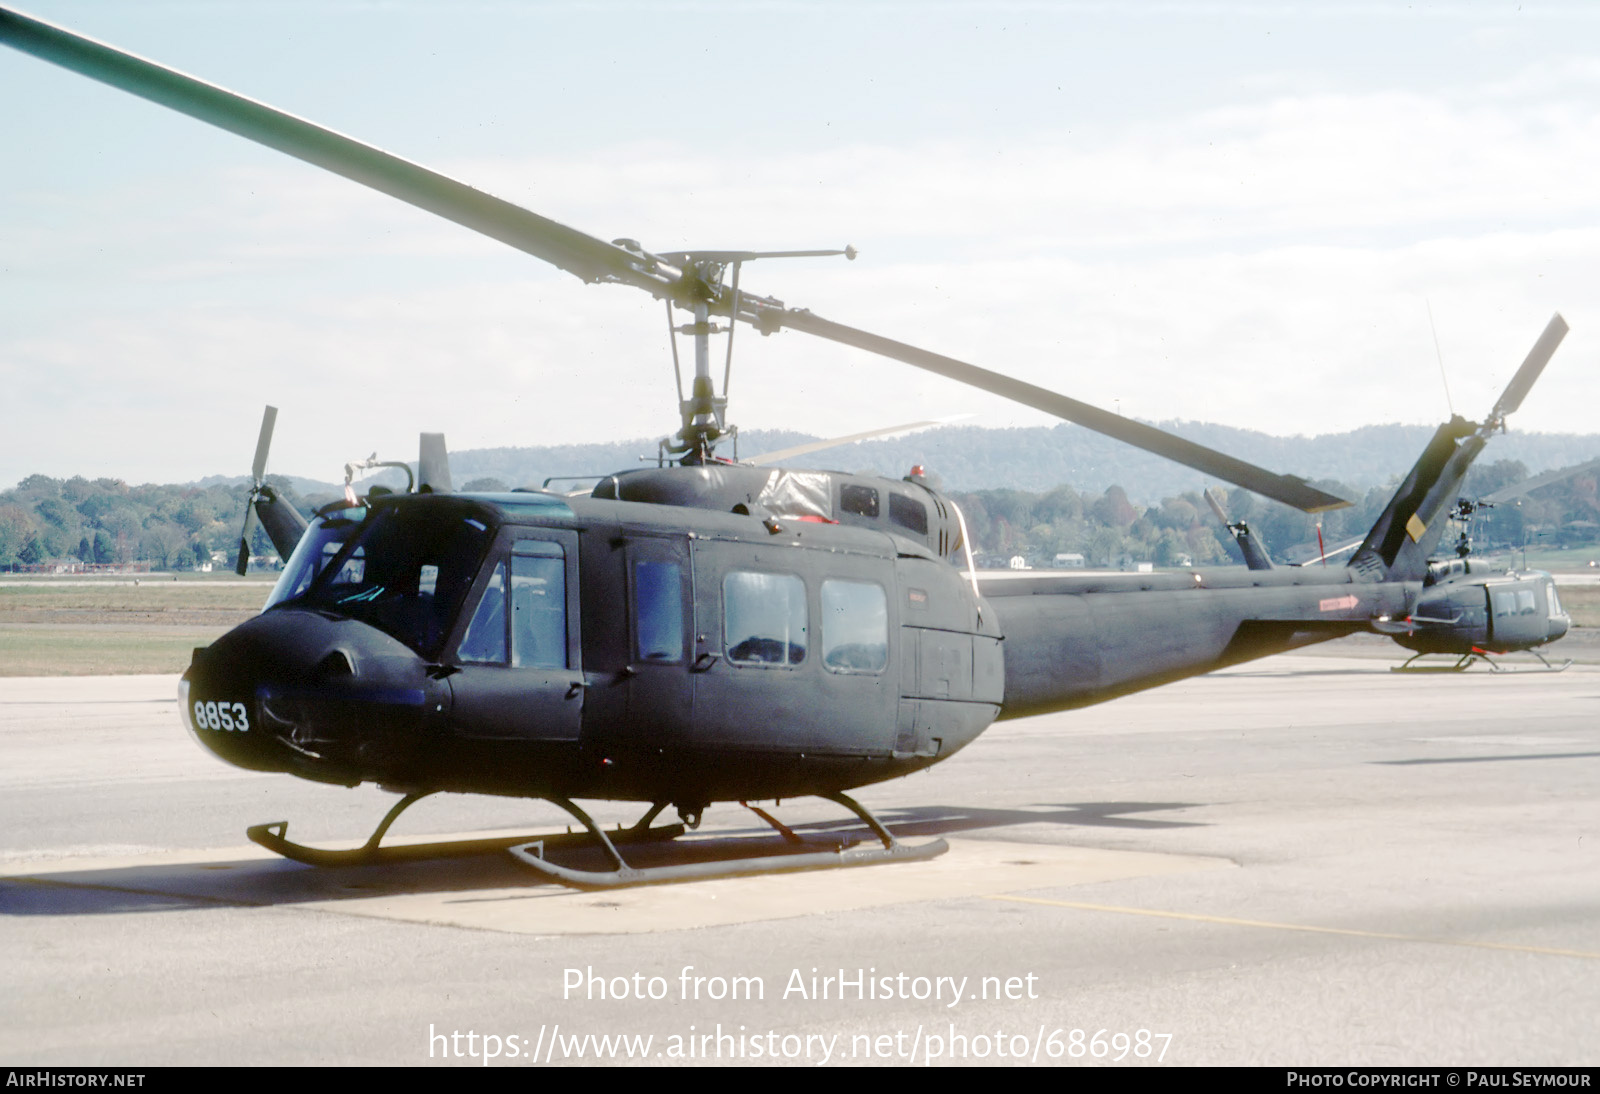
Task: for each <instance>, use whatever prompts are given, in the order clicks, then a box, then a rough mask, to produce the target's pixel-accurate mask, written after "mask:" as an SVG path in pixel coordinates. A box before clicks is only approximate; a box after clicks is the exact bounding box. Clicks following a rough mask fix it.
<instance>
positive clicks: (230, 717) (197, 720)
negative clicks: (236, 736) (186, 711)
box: [194, 700, 250, 733]
mask: <svg viewBox="0 0 1600 1094" xmlns="http://www.w3.org/2000/svg"><path fill="white" fill-rule="evenodd" d="M194 724H195V725H197V726H201V727H202V728H205V729H216V730H224V731H227V732H235V733H245V732H248V731H249V729H250V720H249V718H248V717H247V716H246V714H245V709H244V704H243V703H216V702H201V701H200V700H195V704H194Z"/></svg>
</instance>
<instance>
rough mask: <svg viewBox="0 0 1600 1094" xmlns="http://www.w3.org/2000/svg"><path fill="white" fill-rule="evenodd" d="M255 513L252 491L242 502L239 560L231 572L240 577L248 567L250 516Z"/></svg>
mask: <svg viewBox="0 0 1600 1094" xmlns="http://www.w3.org/2000/svg"><path fill="white" fill-rule="evenodd" d="M255 514H256V495H255V492H254V491H252V492H251V494H250V496H249V497H248V498H246V499H245V503H244V527H243V528H242V529H240V531H239V561H238V562H236V563H235V564H234V567H233V572H234V573H236V574H238V575H239V576H240V577H243V576H244V575H245V571H246V570H248V569H250V518H251V517H253V516H255Z"/></svg>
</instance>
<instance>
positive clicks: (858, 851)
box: [509, 793, 950, 889]
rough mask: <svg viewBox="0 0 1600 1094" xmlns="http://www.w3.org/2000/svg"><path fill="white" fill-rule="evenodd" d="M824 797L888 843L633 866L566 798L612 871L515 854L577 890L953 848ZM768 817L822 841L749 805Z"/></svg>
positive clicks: (521, 850)
mask: <svg viewBox="0 0 1600 1094" xmlns="http://www.w3.org/2000/svg"><path fill="white" fill-rule="evenodd" d="M820 796H821V797H824V798H826V799H827V800H829V801H831V802H834V803H836V804H838V805H842V806H844V807H845V808H846V809H849V810H850V811H851V812H852V813H854V814H855V815H856V816H857V817H859V818H860V819H861V822H862V823H863V824H865V825H866V826H867V827H868V828H870V829H871V830H872V834H873V835H875V836H876V837H877V838H878V839H879V841H880V842H882V844H883V846H882V847H881V848H876V847H860V846H857V845H856V844H855V843H854V842H853V841H847V840H837V839H829V840H828V841H827V842H828V844H829V846H827V847H826V849H822V850H815V851H795V852H790V853H787V854H777V855H756V856H750V857H743V858H730V859H723V860H720V861H710V862H692V863H683V864H680V865H677V866H645V867H638V866H630V865H628V863H627V862H626V861H625V860H624V859H623V857H622V854H621V853H620V852H619V851H618V850H617V848H616V845H615V844H614V843H613V842H612V840H611V838H610V837H609V836H607V834H606V833H605V832H604V831H602V830H601V828H600V826H599V825H597V824H595V823H594V821H593V819H591V818H590V816H589V814H587V813H585V812H584V811H583V810H582V809H580V808H578V806H576V805H574V804H573V803H572V802H570V801H568V800H567V799H565V798H546V799H545V800H546V801H549V802H552V803H553V804H555V805H559V806H561V807H562V808H563V809H565V810H566V811H567V812H569V813H571V814H572V815H573V816H574V817H576V818H577V819H578V820H579V821H581V822H582V823H583V826H584V827H585V828H587V829H588V830H589V833H590V834H591V835H592V836H594V838H595V839H596V840H597V841H598V842H599V843H600V846H601V848H602V849H603V850H604V852H605V854H606V857H607V858H609V859H611V861H612V862H613V863H614V864H615V869H612V870H578V869H574V868H572V867H568V866H558V865H557V864H555V863H553V862H550V861H549V860H548V859H546V858H545V857H544V849H545V848H544V846H541V845H539V844H535V843H524V844H522V845H520V846H517V847H511V848H509V850H510V851H511V854H512V855H513V856H514V857H515V858H516V859H517V860H518V861H519V862H521V863H522V864H523V865H525V866H528V867H530V868H532V869H533V870H535V871H537V872H538V873H539V874H541V875H542V876H543V877H545V878H547V879H548V880H550V881H553V882H555V883H556V884H558V885H565V886H568V887H569V888H573V889H621V888H626V887H629V886H634V885H660V884H663V883H666V882H674V881H703V880H707V879H710V878H722V877H748V876H750V875H753V874H780V873H796V872H799V871H802V870H837V869H842V868H844V867H847V866H869V865H873V864H876V863H881V862H923V861H926V860H928V859H931V858H937V857H938V856H939V855H942V854H944V853H945V852H946V851H948V850H949V849H950V845H949V844H947V843H946V842H945V841H944V840H942V839H935V840H931V841H930V842H928V843H921V844H917V845H915V846H913V845H911V844H905V843H901V842H900V841H899V840H897V839H895V838H894V836H893V835H892V834H891V833H890V832H889V830H888V829H887V828H885V827H884V826H883V825H882V824H881V823H880V822H879V821H878V818H877V817H875V816H873V815H872V813H871V812H870V811H869V810H868V809H867V808H866V807H864V806H862V805H861V804H860V803H859V802H857V801H855V800H854V799H853V798H851V797H850V796H848V795H846V794H841V793H834V794H823V795H820ZM746 808H749V809H751V810H752V811H753V812H755V813H756V814H757V815H758V816H760V817H761V818H762V819H763V820H765V821H767V822H768V823H769V824H771V825H772V826H773V827H774V828H776V829H777V830H778V832H779V834H780V835H783V836H784V838H785V840H786V841H787V840H790V839H791V838H792V839H793V840H794V841H796V842H798V843H800V844H802V845H809V846H815V845H816V844H817V843H818V842H819V841H818V840H816V839H805V838H803V837H799V836H796V835H795V834H794V833H793V832H790V831H788V829H787V828H786V826H784V825H782V824H780V823H779V822H778V821H776V820H775V819H774V818H772V817H770V816H769V815H767V814H766V813H765V811H763V810H760V809H754V808H753V807H751V806H749V805H746Z"/></svg>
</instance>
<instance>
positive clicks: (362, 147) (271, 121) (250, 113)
mask: <svg viewBox="0 0 1600 1094" xmlns="http://www.w3.org/2000/svg"><path fill="white" fill-rule="evenodd" d="M0 42H3V43H5V44H7V45H10V46H13V47H15V48H17V49H19V50H21V51H23V52H24V53H29V54H32V55H33V56H36V57H39V58H41V59H42V60H46V61H50V62H51V63H53V64H57V65H60V66H61V67H63V68H66V69H70V70H71V71H73V72H77V73H80V74H82V75H84V76H88V77H89V78H91V79H94V80H99V81H100V82H102V83H106V84H109V85H111V86H112V87H116V88H120V89H122V90H124V91H127V92H130V93H131V94H134V95H138V96H140V97H142V98H145V99H149V100H150V101H152V102H155V103H159V104H161V105H163V106H167V107H170V108H171V109H173V110H176V111H178V112H180V113H183V114H188V115H189V116H191V117H194V118H198V119H199V120H201V121H204V122H208V123H209V124H211V125H215V126H217V127H219V128H221V129H226V130H228V131H229V132H231V133H237V134H238V135H240V136H242V137H246V138H248V139H249V140H253V141H256V142H257V143H260V144H264V145H266V146H267V147H269V148H275V149H277V150H279V151H281V152H285V153H287V154H289V155H291V156H295V157H296V158H298V159H301V160H304V161H306V162H307V163H311V164H314V165H316V166H318V167H323V168H326V169H327V170H329V171H332V172H334V173H335V174H339V175H343V176H344V177H345V178H348V179H351V180H353V181H355V182H359V183H361V184H362V185H364V186H368V187H371V188H372V189H374V190H378V191H381V192H382V193H385V194H389V195H390V196H391V197H395V198H398V199H400V200H401V201H404V202H407V203H409V204H411V205H414V206H416V207H418V208H420V209H425V210H427V211H428V212H431V213H435V214H437V215H439V216H441V217H444V218H445V219H447V220H451V221H454V222H455V223H457V224H460V225H462V226H463V227H466V228H469V229H471V230H473V231H475V232H479V233H481V234H483V235H486V236H489V237H490V238H492V239H497V240H500V241H501V242H503V243H506V244H508V245H510V246H512V247H515V248H517V249H518V250H521V251H525V252H526V253H528V254H531V255H533V256H535V257H537V258H541V259H543V260H545V261H546V262H549V263H551V264H553V265H555V266H557V267H560V268H561V269H563V270H566V271H568V272H569V273H572V274H575V275H577V276H578V277H580V278H582V279H584V280H585V281H610V282H617V283H622V284H628V285H633V286H635V287H637V288H641V289H644V290H646V291H647V292H649V293H650V294H651V295H652V296H655V297H657V298H661V297H667V298H671V299H673V300H674V301H675V302H677V303H679V304H685V305H686V304H687V302H688V301H690V300H693V299H696V298H698V299H704V297H703V296H700V295H698V294H700V293H702V292H703V291H704V290H705V289H706V288H707V287H708V286H705V285H703V284H702V283H701V282H700V281H699V279H698V277H697V276H693V275H691V274H689V273H686V272H685V271H682V270H679V269H677V268H676V267H674V266H673V265H672V264H671V263H670V262H668V261H665V260H663V259H661V258H660V257H659V256H655V255H650V254H648V253H645V252H644V251H642V250H632V249H626V248H623V247H620V246H617V245H615V244H611V243H606V242H603V241H602V240H599V239H596V238H595V237H594V236H591V235H587V234H585V233H583V232H580V231H578V230H577V229H575V228H569V227H567V226H566V225H564V224H560V223H557V222H556V221H553V220H550V219H548V218H547V217H542V216H540V215H538V214H537V213H533V212H530V211H529V210H527V209H523V208H521V207H520V206H516V205H513V204H511V203H510V202H507V201H503V200H501V199H500V198H496V197H491V196H490V195H488V194H485V193H484V192H482V191H481V190H476V189H473V188H472V187H470V186H467V185H466V184H464V183H460V182H457V181H456V180H454V179H451V178H448V177H446V176H444V175H441V174H439V173H437V172H435V171H430V170H428V169H427V168H425V167H422V166H419V165H418V164H415V163H412V162H410V161H409V160H403V159H401V158H399V157H398V156H393V155H390V154H389V153H387V152H384V151H382V150H380V149H377V148H374V147H372V146H371V145H368V144H363V143H361V142H360V141H357V140H353V139H352V138H350V137H346V136H344V135H343V134H340V133H335V132H334V131H333V130H331V129H324V128H322V127H321V126H318V125H314V124H313V123H311V122H308V121H306V120H304V119H302V118H297V117H295V116H294V115H292V114H287V113H284V112H283V111H281V110H276V109H274V108H272V107H270V106H267V105H265V104H263V103H259V102H256V101H255V100H253V99H247V98H245V97H243V96H242V95H236V94H234V93H233V92H231V91H225V90H223V89H222V88H220V87H216V86H214V85H212V84H208V83H206V82H204V81H202V80H198V79H196V78H194V77H193V76H187V75H185V74H183V73H181V72H178V71H176V70H174V69H170V68H167V67H165V66H163V65H158V64H156V63H155V62H153V61H148V60H145V59H144V58H142V57H136V56H134V55H133V54H131V53H126V52H124V51H122V50H119V49H116V48H114V47H112V46H108V45H105V44H103V43H100V42H96V41H94V40H93V39H90V38H85V37H83V36H82V35H78V34H74V33H72V32H71V31H68V30H65V29H63V28H61V27H57V26H54V25H52V24H50V23H46V22H43V21H41V20H38V19H33V18H31V17H29V16H24V15H19V14H17V13H16V12H13V11H8V10H6V9H0ZM712 292H713V294H714V295H715V302H714V303H713V304H712V307H711V310H712V311H713V312H715V313H717V314H720V315H729V314H730V312H733V311H737V314H736V315H735V316H734V318H736V319H739V320H742V321H744V322H747V323H752V324H754V325H755V326H757V327H759V328H760V329H761V330H762V332H763V333H767V334H770V333H772V332H773V331H775V330H777V329H779V328H781V327H789V328H791V329H793V330H799V331H805V332H806V333H809V334H813V335H815V336H817V337H819V338H827V339H829V340H831V341H835V342H842V343H844V344H845V345H851V346H856V347H858V348H860V349H865V350H867V351H869V352H872V353H877V354H881V355H883V356H885V357H892V358H894V359H895V360H897V361H903V362H905V363H906V364H909V365H914V366H915V367H917V368H921V369H925V370H927V371H929V372H935V373H938V374H939V375H941V376H947V377H949V378H951V379H954V380H958V381H960V382H962V383H965V384H969V385H971V386H973V387H976V388H980V389H982V390H984V391H988V392H991V393H993V394H996V395H1001V396H1004V397H1005V398H1008V399H1012V400H1014V401H1016V402H1019V403H1022V404H1023V405H1024V406H1030V407H1033V408H1035V409H1038V410H1043V411H1045V412H1047V413H1050V414H1054V415H1055V416H1057V417H1059V418H1064V419H1066V420H1067V421H1070V422H1076V423H1077V424H1079V425H1081V426H1084V427H1086V428H1088V429H1092V430H1095V431H1096V432H1098V433H1103V434H1105V435H1106V436H1108V437H1113V438H1115V439H1117V440H1120V441H1124V442H1126V443H1128V444H1131V445H1133V446H1135V447H1137V448H1142V449H1144V450H1145V451H1147V452H1153V453H1155V454H1156V455H1159V456H1164V457H1166V458H1167V459H1170V460H1175V461H1176V462H1178V463H1181V464H1184V465H1185V466H1188V467H1192V468H1194V469H1195V470H1197V471H1201V472H1203V473H1205V474H1208V475H1214V476H1216V477H1217V478H1219V479H1222V480H1224V481H1226V482H1231V483H1233V484H1235V485H1237V486H1242V487H1244V488H1245V489H1247V490H1253V491H1255V492H1256V493H1258V494H1262V495H1264V496H1266V497H1269V498H1272V499H1274V500H1276V501H1281V502H1283V503H1284V504H1286V505H1292V506H1294V507H1295V508H1297V509H1303V510H1305V511H1306V512H1311V513H1315V512H1321V511H1323V510H1326V509H1338V508H1341V507H1343V506H1347V505H1349V504H1350V503H1349V502H1348V501H1346V500H1344V499H1343V498H1339V497H1335V496H1334V495H1332V494H1328V493H1324V492H1323V491H1321V490H1317V489H1315V488H1314V487H1312V486H1310V485H1309V484H1307V483H1306V482H1305V481H1304V480H1303V479H1299V478H1296V477H1293V476H1287V475H1278V474H1275V473H1273V472H1271V471H1267V470H1265V469H1264V468H1260V467H1256V466H1254V465H1253V464H1248V463H1245V462H1244V461H1243V460H1238V459H1235V458H1233V457H1232V456H1228V455H1225V454H1224V453H1221V452H1217V451H1215V450H1214V449H1210V448H1206V447H1205V446H1204V445H1199V444H1195V443H1194V442H1192V441H1186V440H1183V439H1182V438H1181V437H1175V436H1173V435H1171V434H1168V433H1164V432H1162V431H1161V430H1159V429H1156V428H1154V427H1152V426H1147V425H1144V424H1142V423H1140V422H1136V421H1133V420H1132V419H1129V418H1123V417H1121V416H1120V415H1116V414H1112V413H1110V412H1109V411H1105V410H1101V409H1099V408H1098V407H1094V406H1090V405H1089V404H1088V403H1083V402H1079V401H1078V400H1076V399H1071V398H1068V397H1067V396H1065V395H1058V394H1056V393H1055V392H1053V391H1049V390H1047V389H1045V388H1041V387H1038V386H1036V385H1033V384H1029V383H1025V382H1023V381H1021V380H1014V379H1012V378H1010V377H1008V376H1003V375H1001V374H1000V373H997V372H990V371H989V370H987V369H983V368H978V367H977V366H975V365H969V364H966V363H964V362H961V361H957V360H955V359H954V358H950V357H945V356H943V355H941V354H937V353H930V352H929V351H927V350H922V349H917V348H916V347H915V346H909V345H906V344H905V343H903V342H896V341H894V340H893V339H889V338H883V337H880V336H878V335H874V334H868V333H867V332H865V331H861V330H857V329H855V328H853V327H846V326H843V325H842V324H839V323H833V322H830V321H829V320H826V319H822V318H820V317H818V316H816V315H813V314H812V313H811V312H810V311H807V310H804V309H796V308H787V307H785V306H784V305H783V303H782V302H781V301H778V300H774V299H771V298H768V297H759V296H756V295H755V294H753V293H741V294H739V295H738V298H737V303H733V302H731V298H732V296H733V294H732V293H729V292H727V291H724V290H717V289H713V290H712ZM1552 348H1553V347H1552ZM1536 349H1537V347H1536ZM1531 360H1532V358H1530V361H1531ZM1541 367H1542V365H1541ZM1524 368H1525V369H1526V368H1527V365H1524ZM1535 375H1537V371H1535ZM1519 378H1520V374H1519ZM1531 383H1532V379H1531V378H1530V379H1529V380H1528V381H1527V383H1526V384H1524V385H1522V386H1521V387H1520V388H1518V390H1517V398H1518V400H1519V401H1520V398H1521V395H1522V394H1525V393H1526V386H1527V385H1528V384H1531ZM1516 385H1517V381H1516V380H1514V381H1513V386H1514V387H1515V386H1516ZM1511 394H1512V390H1511V389H1507V394H1506V396H1502V401H1503V402H1504V401H1505V400H1506V399H1507V398H1508V397H1509V396H1510V395H1511ZM1507 413H1509V411H1507Z"/></svg>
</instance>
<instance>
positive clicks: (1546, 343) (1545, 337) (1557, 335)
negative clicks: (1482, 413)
mask: <svg viewBox="0 0 1600 1094" xmlns="http://www.w3.org/2000/svg"><path fill="white" fill-rule="evenodd" d="M1566 336H1567V321H1566V320H1565V319H1563V318H1561V313H1560V312H1557V313H1556V314H1555V315H1553V316H1551V317H1550V322H1549V323H1548V324H1547V325H1546V326H1545V328H1544V333H1543V334H1541V335H1539V340H1538V341H1537V342H1535V343H1534V344H1533V349H1531V350H1529V351H1528V357H1527V359H1526V360H1524V361H1523V362H1522V367H1521V368H1519V369H1517V374H1516V375H1515V376H1513V377H1511V382H1510V383H1509V384H1507V385H1506V389H1505V391H1503V392H1501V393H1500V400H1499V401H1498V402H1497V403H1495V404H1494V409H1493V410H1491V411H1490V412H1489V422H1490V424H1494V425H1498V424H1499V423H1500V422H1501V421H1502V420H1503V419H1504V418H1505V417H1506V415H1508V414H1515V413H1516V412H1517V408H1518V407H1520V406H1521V405H1522V400H1523V399H1524V398H1526V397H1527V394H1528V392H1529V390H1530V389H1532V387H1533V384H1534V381H1536V380H1538V379H1539V374H1540V373H1541V372H1543V371H1544V366H1545V365H1547V364H1549V363H1550V358H1551V357H1552V356H1553V355H1554V354H1555V352H1556V347H1557V346H1559V345H1560V344H1561V339H1563V338H1565V337H1566Z"/></svg>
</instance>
